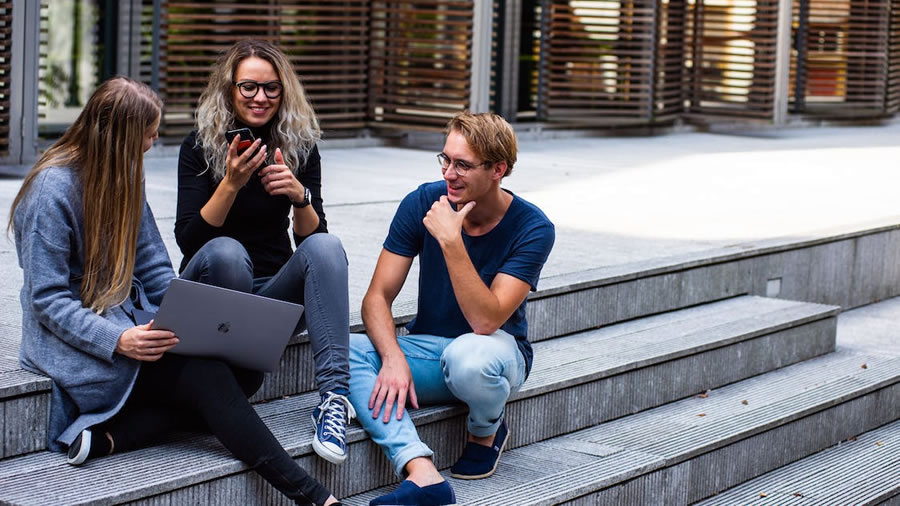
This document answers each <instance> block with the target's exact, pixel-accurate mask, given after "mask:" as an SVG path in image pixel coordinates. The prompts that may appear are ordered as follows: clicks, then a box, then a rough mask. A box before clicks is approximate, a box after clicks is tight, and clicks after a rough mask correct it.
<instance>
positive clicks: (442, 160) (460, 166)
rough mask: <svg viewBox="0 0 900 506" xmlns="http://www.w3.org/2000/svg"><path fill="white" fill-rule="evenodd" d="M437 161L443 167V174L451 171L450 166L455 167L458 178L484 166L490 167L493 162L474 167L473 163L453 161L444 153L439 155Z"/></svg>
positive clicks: (478, 164)
mask: <svg viewBox="0 0 900 506" xmlns="http://www.w3.org/2000/svg"><path fill="white" fill-rule="evenodd" d="M437 159H438V163H439V164H440V166H441V174H444V173H446V172H447V169H449V168H450V166H453V170H454V171H455V172H456V175H457V176H465V175H466V172H469V171H470V170H472V169H474V168H476V167H481V166H482V165H489V164H490V163H491V162H481V163H477V164H475V165H472V164H471V163H469V162H466V161H463V160H451V159H450V157H449V156H447V155H445V154H444V153H438V154H437Z"/></svg>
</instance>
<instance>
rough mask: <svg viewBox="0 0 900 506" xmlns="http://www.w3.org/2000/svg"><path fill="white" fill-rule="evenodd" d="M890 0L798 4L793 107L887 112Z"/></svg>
mask: <svg viewBox="0 0 900 506" xmlns="http://www.w3.org/2000/svg"><path fill="white" fill-rule="evenodd" d="M891 1H892V0H869V1H866V2H855V1H851V0H807V2H806V5H807V7H806V8H805V9H804V8H803V5H802V4H801V3H800V2H795V3H794V9H793V17H794V23H793V24H794V35H795V36H794V51H793V52H792V53H793V54H792V60H791V85H792V87H791V91H792V94H791V98H792V104H791V106H792V111H794V112H816V113H819V114H822V113H825V114H827V113H829V112H838V111H843V110H848V109H854V110H857V111H865V112H861V113H860V115H864V114H882V113H883V108H884V107H885V106H886V104H887V103H888V102H889V98H888V79H889V65H888V44H889V42H888V31H889V26H890V22H891V12H890V8H891ZM894 1H895V2H896V0H894Z"/></svg>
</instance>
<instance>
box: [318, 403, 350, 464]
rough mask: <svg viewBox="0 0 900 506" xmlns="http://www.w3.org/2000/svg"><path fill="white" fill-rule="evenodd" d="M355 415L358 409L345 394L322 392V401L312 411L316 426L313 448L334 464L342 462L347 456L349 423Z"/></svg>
mask: <svg viewBox="0 0 900 506" xmlns="http://www.w3.org/2000/svg"><path fill="white" fill-rule="evenodd" d="M355 416H356V411H355V410H354V409H353V406H352V405H351V404H350V400H349V399H347V397H346V396H345V395H340V394H336V393H334V392H328V393H327V394H322V402H321V403H320V404H319V405H318V406H317V407H316V409H314V410H313V413H312V421H313V425H315V427H316V436H315V437H314V438H313V443H312V447H313V450H315V452H316V453H318V454H319V456H320V457H322V458H323V459H325V460H327V461H328V462H331V463H332V464H342V463H343V462H344V460H345V459H346V458H347V441H346V436H347V424H349V423H350V420H351V419H353V418H354V417H355Z"/></svg>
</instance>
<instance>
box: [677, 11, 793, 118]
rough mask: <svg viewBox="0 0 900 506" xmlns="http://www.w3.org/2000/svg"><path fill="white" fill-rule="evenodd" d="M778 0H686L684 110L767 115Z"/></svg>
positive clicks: (735, 115) (772, 84)
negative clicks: (686, 47) (685, 94)
mask: <svg viewBox="0 0 900 506" xmlns="http://www.w3.org/2000/svg"><path fill="white" fill-rule="evenodd" d="M777 17H778V1H777V0H689V1H688V29H687V34H688V37H687V43H688V47H689V48H690V49H689V51H688V56H687V61H686V65H687V67H688V69H687V72H686V77H687V81H686V83H685V88H686V89H687V90H688V104H687V107H688V111H689V112H690V113H694V114H700V115H726V116H729V117H732V118H757V119H771V118H773V115H774V105H775V103H774V101H775V98H774V97H775V73H776V69H775V49H776V47H775V46H776V37H777V23H778V20H777Z"/></svg>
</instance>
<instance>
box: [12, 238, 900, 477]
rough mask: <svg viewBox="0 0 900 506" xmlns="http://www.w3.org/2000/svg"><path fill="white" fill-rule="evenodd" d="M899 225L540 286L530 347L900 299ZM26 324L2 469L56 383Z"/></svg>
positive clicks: (36, 429) (38, 427)
mask: <svg viewBox="0 0 900 506" xmlns="http://www.w3.org/2000/svg"><path fill="white" fill-rule="evenodd" d="M895 221H896V220H885V221H884V223H881V222H879V223H873V224H871V226H868V227H865V228H862V229H860V228H859V227H855V228H854V227H851V228H849V229H847V230H844V229H836V230H833V231H824V232H822V233H820V234H816V235H813V236H810V237H808V238H804V239H797V238H780V239H771V240H766V241H759V242H757V243H756V244H754V245H752V246H750V245H734V246H726V247H721V248H717V249H714V250H709V251H697V252H691V253H683V254H678V255H673V256H670V257H661V258H656V259H650V260H645V261H640V262H632V263H628V264H617V265H610V266H608V267H603V268H598V269H593V270H589V271H582V272H576V273H570V274H563V275H559V276H551V277H548V278H544V279H542V280H541V289H540V290H539V291H538V292H536V293H533V294H531V295H530V296H529V304H528V321H529V339H530V340H531V341H532V342H533V343H537V342H540V341H543V340H546V339H553V338H556V337H558V336H561V335H568V334H572V333H576V332H581V331H584V330H588V329H594V328H597V327H600V326H605V325H611V324H614V323H619V322H624V321H630V320H633V319H638V318H642V317H644V316H648V315H655V314H660V313H664V312H667V311H673V310H678V309H681V308H686V307H692V306H697V305H701V304H706V303H709V302H714V301H717V300H722V299H725V298H728V297H738V296H742V295H747V294H753V295H759V296H767V297H778V298H785V299H791V300H803V301H810V302H816V303H822V304H830V305H838V306H841V307H843V308H844V309H847V308H853V307H858V306H862V305H866V304H871V303H873V302H877V301H879V300H884V299H886V298H888V297H892V296H895V295H900V263H897V262H896V261H895V258H896V252H897V251H900V228H898V226H897V224H896V223H895ZM163 228H167V227H163ZM414 311H415V306H414V303H413V302H410V301H406V302H401V303H399V304H397V305H396V306H395V308H394V314H395V315H398V316H397V318H396V320H395V321H396V323H397V324H398V326H399V325H402V324H404V323H406V322H407V321H409V320H410V319H411V318H412V316H413V312H414ZM20 318H21V312H20V309H19V301H18V297H17V296H12V295H9V296H7V295H3V296H2V297H0V433H2V434H3V443H2V445H0V459H3V458H9V457H14V456H17V455H23V454H26V453H30V452H35V451H40V450H43V449H45V448H46V441H45V438H44V437H43V434H44V427H45V426H46V423H47V416H48V402H49V392H50V381H49V380H48V379H47V378H43V377H41V376H38V375H33V374H30V373H27V372H25V371H22V370H21V368H20V367H19V366H18V362H17V358H18V342H19V339H20V337H19V336H20V333H21V329H20V327H19V326H20ZM350 321H351V330H352V331H353V332H361V331H362V330H363V327H362V324H361V320H360V318H359V314H358V313H356V314H351V319H350ZM310 355H311V351H310V348H309V344H308V340H307V338H306V336H305V335H301V336H297V337H295V338H294V339H293V340H292V342H291V344H290V345H289V346H288V349H287V350H286V351H285V354H284V358H283V360H282V367H281V368H280V369H279V371H277V372H275V373H274V374H270V375H267V377H266V380H265V382H264V384H263V386H262V388H261V389H260V391H259V393H257V394H256V395H255V396H254V397H253V399H252V400H253V401H254V402H259V401H265V400H275V399H280V398H282V397H284V396H288V395H295V394H297V393H302V392H307V391H311V390H313V389H314V381H313V371H312V360H311V357H310Z"/></svg>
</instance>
